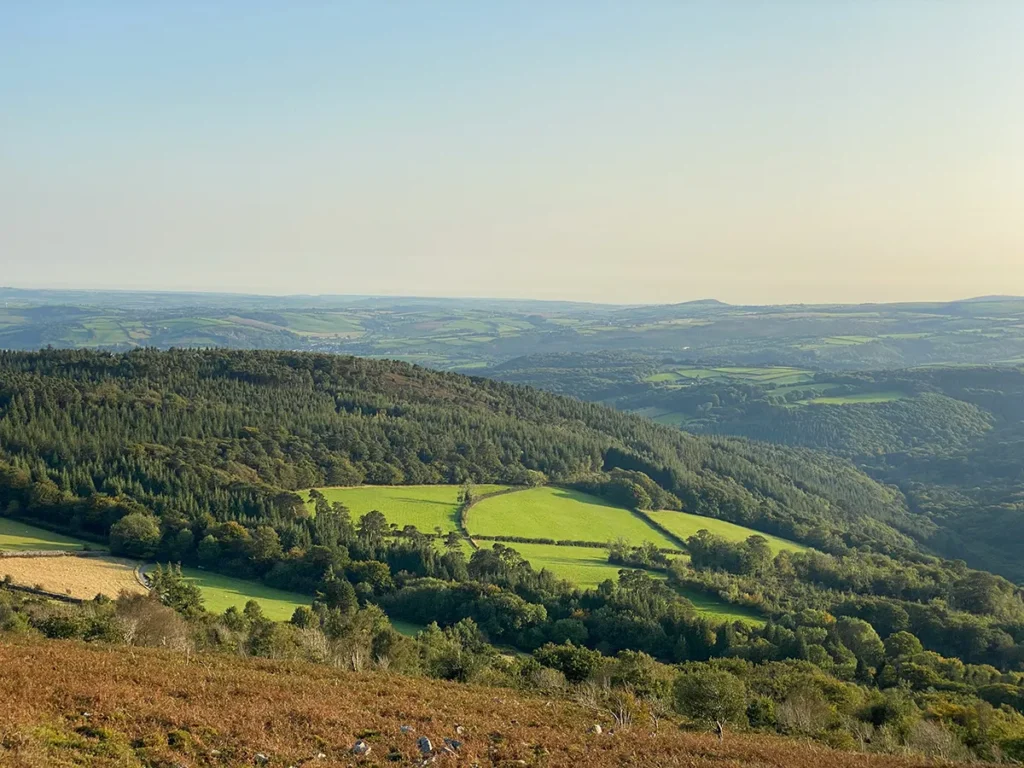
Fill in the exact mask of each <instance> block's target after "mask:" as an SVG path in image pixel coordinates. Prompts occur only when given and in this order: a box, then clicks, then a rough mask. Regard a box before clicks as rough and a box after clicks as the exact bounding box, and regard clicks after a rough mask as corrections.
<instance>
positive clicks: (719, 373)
mask: <svg viewBox="0 0 1024 768" xmlns="http://www.w3.org/2000/svg"><path fill="white" fill-rule="evenodd" d="M813 378H814V373H813V372H812V371H808V370H805V369H803V368H792V367H789V366H773V365H769V366H765V367H762V368H744V367H738V366H722V367H719V368H698V367H696V366H681V367H673V368H671V369H668V370H663V371H658V372H657V373H653V374H651V375H650V376H648V377H647V378H646V379H644V380H645V381H647V382H650V383H652V384H669V385H672V384H680V385H682V384H686V383H692V382H699V381H706V380H711V381H739V382H744V383H747V384H776V385H788V384H800V383H802V382H806V381H811V379H813Z"/></svg>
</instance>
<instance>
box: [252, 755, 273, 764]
mask: <svg viewBox="0 0 1024 768" xmlns="http://www.w3.org/2000/svg"><path fill="white" fill-rule="evenodd" d="M255 760H256V765H267V764H268V763H269V762H270V758H269V757H267V756H266V755H264V754H263V753H262V752H257V753H256V758H255Z"/></svg>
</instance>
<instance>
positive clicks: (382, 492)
mask: <svg viewBox="0 0 1024 768" xmlns="http://www.w3.org/2000/svg"><path fill="white" fill-rule="evenodd" d="M473 488H474V491H475V492H476V493H477V494H478V495H481V494H487V493H495V492H496V491H502V490H505V489H506V488H508V486H505V485H477V486H474V487H473ZM317 490H318V491H320V493H322V494H323V495H324V498H326V499H327V501H328V502H332V503H333V502H335V501H340V502H341V503H342V504H344V505H345V506H346V507H348V508H349V510H350V511H351V513H352V519H353V521H356V520H358V519H359V518H360V517H361V516H362V515H365V514H366V513H367V512H370V511H372V510H377V511H378V512H382V513H383V514H384V516H385V517H386V518H387V519H388V522H389V523H394V524H395V525H397V526H398V527H399V528H403V527H405V526H406V525H415V526H416V528H418V529H419V530H420V531H422V532H423V533H433V531H434V529H435V528H440V529H441V530H442V531H444V532H448V531H454V530H458V524H457V517H458V512H459V502H458V496H459V491H460V490H461V486H458V485H361V486H358V487H354V488H318V489H317ZM310 508H312V504H310Z"/></svg>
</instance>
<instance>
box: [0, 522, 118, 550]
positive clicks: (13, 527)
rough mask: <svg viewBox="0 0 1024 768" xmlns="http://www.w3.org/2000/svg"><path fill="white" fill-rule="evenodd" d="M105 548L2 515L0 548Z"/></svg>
mask: <svg viewBox="0 0 1024 768" xmlns="http://www.w3.org/2000/svg"><path fill="white" fill-rule="evenodd" d="M86 547H89V548H91V549H104V547H101V546H100V545H98V544H92V543H91V542H87V541H82V540H81V539H73V538H71V537H70V536H62V535H61V534H59V533H53V532H51V531H48V530H46V529H45V528H36V527H35V526H34V525H26V524H25V523H21V522H18V521H17V520H11V519H9V518H6V517H0V550H7V551H9V552H30V551H35V550H39V551H42V550H73V549H85V548H86Z"/></svg>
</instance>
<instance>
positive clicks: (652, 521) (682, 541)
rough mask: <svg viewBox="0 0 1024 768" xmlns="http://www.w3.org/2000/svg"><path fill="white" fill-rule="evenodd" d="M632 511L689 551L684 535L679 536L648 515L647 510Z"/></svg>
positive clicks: (684, 550)
mask: <svg viewBox="0 0 1024 768" xmlns="http://www.w3.org/2000/svg"><path fill="white" fill-rule="evenodd" d="M631 511H632V513H633V514H634V515H636V516H637V517H639V518H640V519H641V520H643V521H644V522H645V523H647V524H648V525H649V526H651V528H653V529H654V530H656V531H659V532H660V533H663V534H664V535H665V536H667V537H668V538H669V540H670V541H674V542H675V543H676V544H678V545H679V546H680V547H682V550H683V552H689V550H688V549H687V548H686V540H685V539H684V538H683V537H682V536H678V535H676V534H674V533H672V531H670V530H669V529H668V528H666V527H665V526H664V525H662V524H661V523H659V522H658V521H657V520H655V519H654V518H653V517H651V516H650V515H648V514H647V512H645V511H644V510H642V509H633V510H631Z"/></svg>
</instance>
